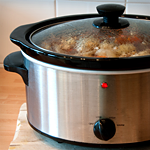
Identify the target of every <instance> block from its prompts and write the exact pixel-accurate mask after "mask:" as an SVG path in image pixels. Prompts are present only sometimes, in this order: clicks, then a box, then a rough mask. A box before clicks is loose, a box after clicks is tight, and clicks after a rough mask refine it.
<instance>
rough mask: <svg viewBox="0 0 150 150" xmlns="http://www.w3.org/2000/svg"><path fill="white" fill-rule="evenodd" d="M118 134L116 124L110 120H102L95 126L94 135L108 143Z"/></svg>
mask: <svg viewBox="0 0 150 150" xmlns="http://www.w3.org/2000/svg"><path fill="white" fill-rule="evenodd" d="M115 132H116V127H115V124H114V122H113V121H112V120H110V119H100V120H98V121H97V122H96V123H95V125H94V134H95V136H96V137H97V138H99V139H101V140H104V141H108V140H109V139H111V138H112V137H113V136H114V135H115Z"/></svg>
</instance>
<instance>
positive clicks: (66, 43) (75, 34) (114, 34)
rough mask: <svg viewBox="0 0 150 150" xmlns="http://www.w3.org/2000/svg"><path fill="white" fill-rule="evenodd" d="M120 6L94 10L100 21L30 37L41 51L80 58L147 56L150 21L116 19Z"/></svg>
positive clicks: (46, 29)
mask: <svg viewBox="0 0 150 150" xmlns="http://www.w3.org/2000/svg"><path fill="white" fill-rule="evenodd" d="M124 9H125V7H124V6H122V5H115V4H109V5H108V4H107V5H100V6H98V7H97V10H98V12H99V14H100V15H101V16H103V17H96V18H88V19H82V20H75V21H69V22H64V23H61V24H55V25H50V26H47V27H43V28H41V29H39V30H37V31H35V32H34V33H32V35H31V37H30V40H31V42H32V43H33V44H34V45H35V46H37V47H40V48H41V49H44V50H47V51H51V52H55V53H61V54H64V55H71V56H81V57H100V58H110V57H135V56H144V55H150V21H148V20H142V19H136V18H135V19H131V18H126V17H119V16H121V14H122V13H123V12H124Z"/></svg>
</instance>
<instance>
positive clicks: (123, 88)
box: [23, 53, 150, 144]
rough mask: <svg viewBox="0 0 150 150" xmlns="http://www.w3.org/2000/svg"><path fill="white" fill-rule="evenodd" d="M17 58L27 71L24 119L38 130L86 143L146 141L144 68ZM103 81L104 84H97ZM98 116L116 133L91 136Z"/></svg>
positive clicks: (148, 99)
mask: <svg viewBox="0 0 150 150" xmlns="http://www.w3.org/2000/svg"><path fill="white" fill-rule="evenodd" d="M23 56H24V60H25V66H26V68H27V69H28V73H29V74H28V75H29V86H26V92H27V112H28V120H29V122H30V123H31V124H32V125H33V126H34V127H35V128H37V129H38V130H40V131H42V132H44V133H46V134H49V135H51V136H54V137H56V138H61V139H65V140H69V141H75V142H85V143H91V144H123V143H134V142H141V141H147V140H150V70H143V71H142V70H141V71H129V72H127V71H124V72H119V71H118V72H117V71H116V72H111V71H88V70H77V69H69V68H63V67H57V66H53V65H50V64H46V63H44V62H40V61H38V60H35V59H34V58H31V57H29V56H28V55H26V54H25V53H23ZM103 82H107V83H108V88H106V89H103V88H102V87H101V83H103ZM100 118H109V119H111V120H112V121H113V122H114V123H115V127H116V133H115V135H114V136H113V137H112V138H111V139H110V140H108V141H104V140H100V139H98V138H97V137H96V136H95V135H94V132H93V127H94V124H95V122H96V121H97V120H99V119H100Z"/></svg>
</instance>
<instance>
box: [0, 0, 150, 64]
mask: <svg viewBox="0 0 150 150" xmlns="http://www.w3.org/2000/svg"><path fill="white" fill-rule="evenodd" d="M104 3H119V4H122V5H125V6H126V12H125V13H127V14H142V15H150V0H0V67H2V66H3V65H2V63H3V60H4V58H5V57H6V56H7V55H8V54H9V53H11V52H14V51H18V50H20V48H19V47H18V46H16V45H14V44H13V43H12V42H11V41H10V39H9V35H10V33H11V32H12V31H13V30H14V29H15V28H16V27H18V26H20V25H23V24H28V23H33V22H38V21H41V20H45V19H48V18H53V17H57V16H63V15H70V14H80V13H97V12H96V9H95V7H96V6H97V5H100V4H104Z"/></svg>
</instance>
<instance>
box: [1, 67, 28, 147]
mask: <svg viewBox="0 0 150 150" xmlns="http://www.w3.org/2000/svg"><path fill="white" fill-rule="evenodd" d="M25 101H26V96H25V84H24V82H23V80H22V78H21V76H20V75H18V74H17V73H12V72H8V71H5V70H4V69H3V68H0V150H8V147H9V144H10V142H11V141H12V140H13V137H14V134H15V130H16V122H17V118H18V114H19V109H20V107H21V105H22V104H23V103H24V102H25Z"/></svg>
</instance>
